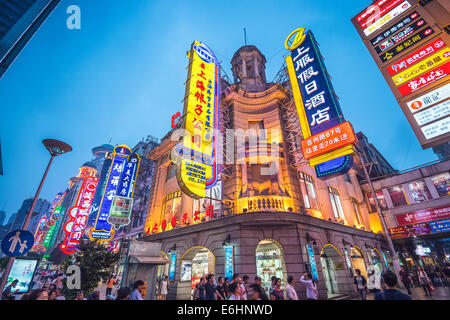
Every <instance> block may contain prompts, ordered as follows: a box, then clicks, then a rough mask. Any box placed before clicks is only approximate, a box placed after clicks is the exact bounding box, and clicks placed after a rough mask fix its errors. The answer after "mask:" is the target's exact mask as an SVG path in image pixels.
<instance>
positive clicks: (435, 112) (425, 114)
mask: <svg viewBox="0 0 450 320" xmlns="http://www.w3.org/2000/svg"><path fill="white" fill-rule="evenodd" d="M448 116H450V100H447V101H444V102H442V103H439V104H437V105H435V106H434V107H431V108H429V109H426V110H424V111H422V112H419V113H416V114H414V119H416V121H417V124H418V125H419V126H423V125H425V124H427V123H429V122H432V121H435V120H437V119H440V118H442V117H448ZM443 125H445V121H444V123H443V124H441V125H438V126H437V128H436V129H428V130H426V129H423V128H422V130H424V135H425V131H426V132H427V134H426V135H427V136H428V137H430V136H431V135H433V134H431V135H430V133H429V131H430V130H438V129H439V128H440V127H442V126H443ZM431 126H433V125H431ZM438 131H439V130H438ZM443 131H444V132H443V133H439V132H437V133H436V134H437V135H439V134H445V133H447V132H448V131H450V130H445V129H443ZM434 135H435V134H434Z"/></svg>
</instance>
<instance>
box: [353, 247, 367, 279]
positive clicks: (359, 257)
mask: <svg viewBox="0 0 450 320" xmlns="http://www.w3.org/2000/svg"><path fill="white" fill-rule="evenodd" d="M350 259H351V262H352V267H353V271H354V272H355V273H356V269H359V270H360V271H361V275H363V276H364V277H365V278H366V279H367V278H368V276H367V269H366V263H365V261H364V253H363V252H362V250H361V249H360V248H358V247H356V246H354V247H352V249H351V250H350Z"/></svg>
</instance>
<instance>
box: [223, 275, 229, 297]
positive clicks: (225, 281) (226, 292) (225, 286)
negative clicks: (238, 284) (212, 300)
mask: <svg viewBox="0 0 450 320" xmlns="http://www.w3.org/2000/svg"><path fill="white" fill-rule="evenodd" d="M223 282H224V283H223V291H225V300H228V298H229V297H230V291H229V286H230V279H228V277H225V279H223Z"/></svg>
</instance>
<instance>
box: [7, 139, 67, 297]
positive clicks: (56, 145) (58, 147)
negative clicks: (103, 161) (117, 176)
mask: <svg viewBox="0 0 450 320" xmlns="http://www.w3.org/2000/svg"><path fill="white" fill-rule="evenodd" d="M42 143H43V144H44V146H45V148H46V149H47V150H48V152H50V156H51V158H50V161H49V162H48V165H47V169H46V170H45V173H44V176H43V177H42V180H41V183H40V184H39V188H38V190H37V191H36V194H35V196H34V199H33V203H32V204H31V207H30V210H28V214H27V218H26V219H25V222H24V224H23V226H22V230H26V229H27V228H28V224H29V223H30V219H31V216H32V214H33V210H34V206H35V205H36V202H37V200H38V199H39V194H40V193H41V189H42V186H43V184H44V181H45V178H46V177H47V173H48V171H49V169H50V166H51V164H52V162H53V158H55V157H57V156H59V155H62V154H63V153H67V152H70V151H72V147H71V146H69V145H68V144H67V143H64V142H62V141H59V140H54V139H45V140H42ZM15 259H16V258H15V257H10V258H9V261H8V265H7V266H6V270H5V272H4V273H3V278H2V282H1V284H0V292H3V289H4V287H5V284H6V280H7V279H8V276H9V272H10V271H11V267H12V265H13V263H14V260H15Z"/></svg>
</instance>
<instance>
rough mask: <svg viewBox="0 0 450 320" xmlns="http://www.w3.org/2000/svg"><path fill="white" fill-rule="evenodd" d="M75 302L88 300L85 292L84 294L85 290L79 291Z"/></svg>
mask: <svg viewBox="0 0 450 320" xmlns="http://www.w3.org/2000/svg"><path fill="white" fill-rule="evenodd" d="M75 300H87V299H86V298H85V297H84V292H83V290H79V291H78V292H77V297H76V298H75Z"/></svg>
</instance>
